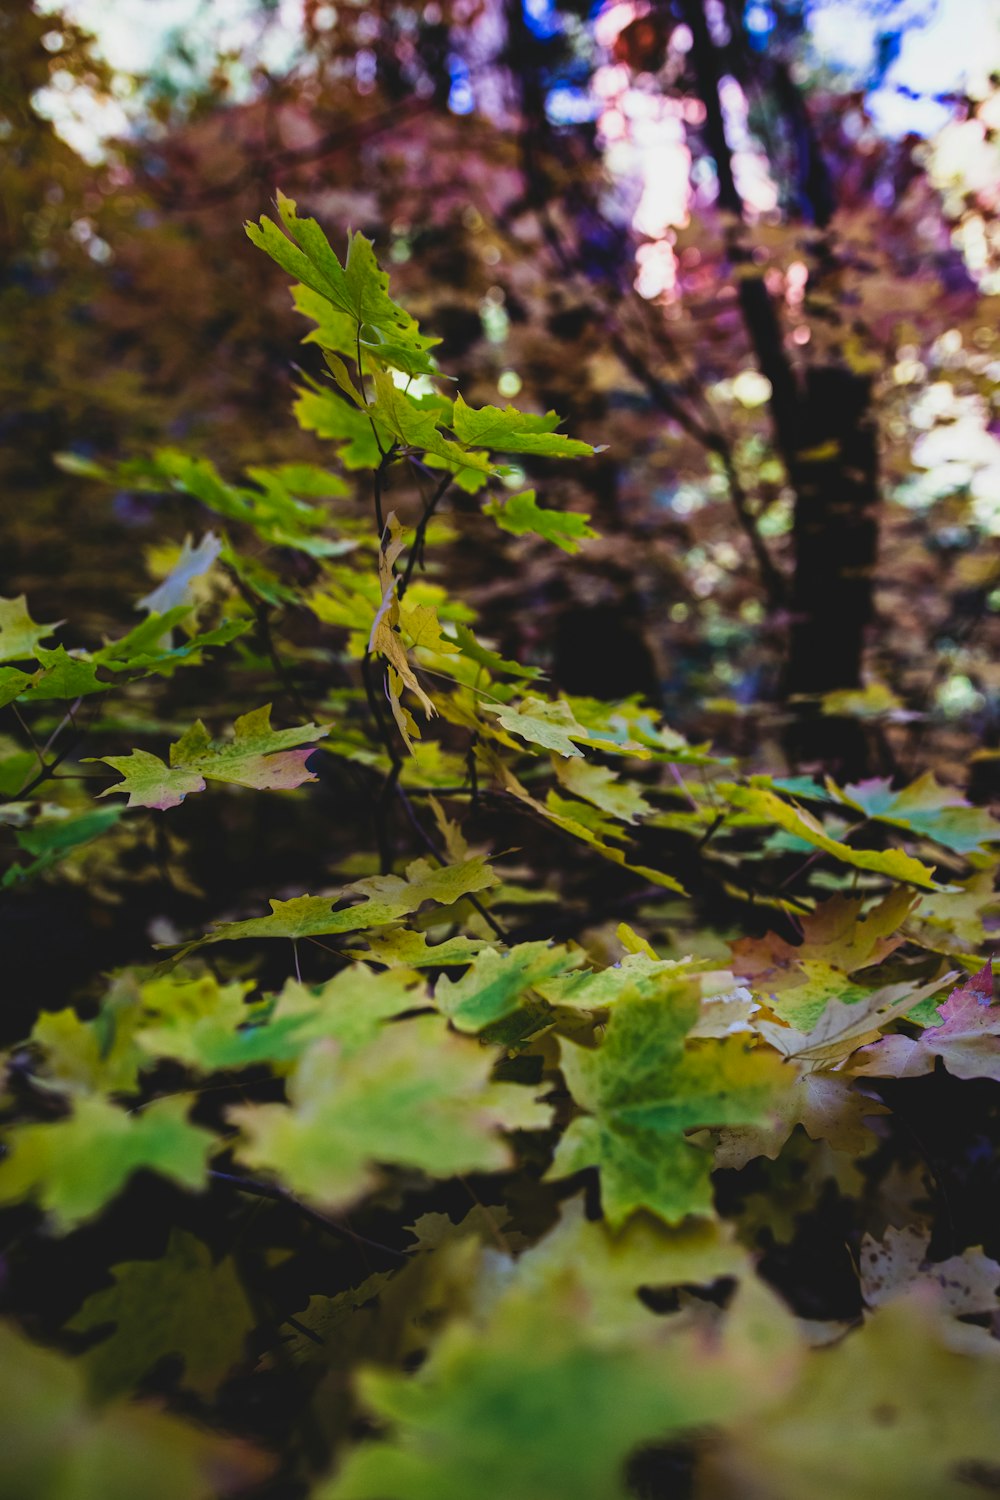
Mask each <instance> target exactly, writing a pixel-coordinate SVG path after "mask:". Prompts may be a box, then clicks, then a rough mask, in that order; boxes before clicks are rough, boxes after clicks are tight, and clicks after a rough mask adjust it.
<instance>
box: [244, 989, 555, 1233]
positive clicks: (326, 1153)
mask: <svg viewBox="0 0 1000 1500" xmlns="http://www.w3.org/2000/svg"><path fill="white" fill-rule="evenodd" d="M493 1061H494V1059H493V1057H492V1056H491V1054H490V1053H489V1052H488V1051H486V1050H484V1049H483V1048H482V1047H480V1046H478V1045H477V1044H476V1043H474V1042H472V1041H467V1040H465V1039H464V1038H462V1037H458V1036H456V1035H455V1033H454V1032H450V1031H449V1030H448V1028H447V1025H446V1023H445V1022H444V1021H443V1020H442V1019H441V1018H439V1017H437V1016H417V1017H415V1018H413V1019H412V1020H409V1021H404V1022H400V1023H398V1024H397V1025H393V1026H386V1027H384V1028H383V1029H382V1030H381V1031H379V1032H378V1034H377V1035H376V1036H374V1037H372V1038H370V1039H369V1040H368V1041H367V1042H365V1043H364V1044H362V1045H360V1046H357V1047H354V1048H352V1049H350V1051H349V1052H348V1053H347V1054H345V1053H344V1051H343V1049H342V1048H340V1047H338V1046H337V1045H336V1043H334V1042H332V1041H327V1040H323V1041H319V1042H316V1043H314V1044H313V1046H312V1047H311V1048H310V1049H309V1050H308V1051H307V1052H306V1053H305V1054H304V1056H303V1057H302V1058H301V1060H300V1061H299V1063H298V1064H297V1066H296V1068H295V1071H294V1072H293V1073H292V1075H291V1078H290V1080H289V1083H288V1094H289V1101H290V1102H289V1104H287V1105H285V1104H260V1105H240V1106H237V1107H235V1108H233V1109H231V1110H230V1111H229V1118H230V1119H231V1120H232V1122H233V1123H234V1124H235V1125H237V1126H238V1127H239V1129H240V1131H241V1134H242V1142H241V1144H240V1145H239V1146H238V1147H237V1153H236V1154H237V1156H238V1157H239V1159H240V1160H241V1161H243V1162H246V1163H247V1165H249V1166H251V1167H253V1168H255V1169H261V1168H263V1169H265V1170H267V1171H269V1172H274V1173H277V1174H278V1175H279V1176H280V1177H281V1179H282V1181H283V1182H285V1183H286V1184H287V1185H288V1186H289V1187H290V1188H291V1189H292V1191H293V1192H296V1193H301V1194H303V1195H304V1196H305V1197H307V1198H310V1199H312V1200H313V1201H314V1202H316V1203H319V1204H322V1205H324V1206H326V1207H329V1208H340V1207H344V1206H345V1205H347V1204H349V1203H352V1202H355V1201H356V1200H357V1199H358V1198H360V1197H362V1196H363V1195H364V1193H365V1192H366V1191H367V1190H368V1189H369V1188H370V1187H371V1186H372V1184H373V1183H374V1182H375V1180H376V1168H377V1166H378V1165H379V1164H383V1165H392V1166H403V1167H411V1168H418V1169H420V1170H422V1171H425V1172H428V1173H430V1174H431V1175H433V1176H437V1177H452V1176H454V1175H455V1174H456V1173H460V1172H474V1171H499V1170H502V1169H503V1168H504V1167H506V1166H508V1165H509V1163H510V1152H509V1149H508V1147H507V1146H506V1144H505V1143H504V1141H503V1140H502V1138H501V1136H500V1134H499V1131H500V1130H501V1128H505V1129H541V1128H544V1127H545V1125H547V1123H548V1119H549V1111H548V1109H547V1108H546V1107H545V1106H542V1105H540V1104H537V1103H536V1102H535V1101H534V1099H533V1098H532V1096H531V1094H530V1092H529V1091H528V1090H526V1089H523V1088H521V1087H519V1086H518V1085H517V1084H500V1083H492V1082H491V1081H490V1073H491V1071H492V1067H493Z"/></svg>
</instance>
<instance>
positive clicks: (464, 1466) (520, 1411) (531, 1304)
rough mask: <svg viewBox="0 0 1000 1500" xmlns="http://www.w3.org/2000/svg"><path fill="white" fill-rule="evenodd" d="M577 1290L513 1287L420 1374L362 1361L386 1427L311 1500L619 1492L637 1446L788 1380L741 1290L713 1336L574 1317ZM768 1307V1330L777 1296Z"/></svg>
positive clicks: (456, 1332) (442, 1345) (747, 1403)
mask: <svg viewBox="0 0 1000 1500" xmlns="http://www.w3.org/2000/svg"><path fill="white" fill-rule="evenodd" d="M529 1274H530V1273H529ZM664 1274H666V1275H667V1277H668V1278H669V1276H670V1268H669V1261H668V1262H667V1263H666V1264H665V1265H664ZM560 1291H561V1295H560ZM619 1300H621V1299H619ZM581 1302H582V1306H583V1307H586V1306H587V1302H586V1300H585V1299H581V1297H580V1293H579V1291H577V1292H576V1295H575V1299H574V1296H573V1292H572V1291H571V1290H568V1289H567V1290H563V1289H560V1288H559V1286H558V1283H555V1284H554V1285H550V1286H549V1287H547V1288H545V1289H544V1290H543V1291H541V1292H540V1294H536V1295H532V1293H531V1290H530V1289H526V1290H525V1291H522V1290H521V1289H520V1288H517V1287H516V1288H515V1290H514V1292H513V1293H512V1294H511V1295H510V1296H508V1297H507V1298H505V1299H504V1301H503V1302H502V1303H501V1304H500V1306H499V1307H498V1308H497V1309H496V1312H495V1315H494V1316H493V1317H492V1318H491V1320H490V1322H489V1325H488V1327H487V1328H485V1329H483V1328H480V1327H478V1326H476V1325H475V1324H474V1323H471V1322H460V1323H456V1324H452V1325H451V1326H450V1327H449V1328H448V1329H447V1330H446V1331H445V1333H444V1335H443V1337H442V1338H441V1339H440V1340H439V1341H438V1343H437V1345H436V1346H435V1348H434V1349H433V1351H432V1353H431V1355H430V1358H429V1359H428V1360H427V1362H426V1364H425V1365H424V1366H423V1367H422V1368H421V1369H420V1370H419V1371H418V1373H417V1374H416V1375H415V1376H412V1377H407V1376H401V1375H398V1374H395V1373H393V1372H388V1371H378V1370H367V1371H365V1372H364V1373H363V1374H362V1377H361V1380H360V1390H361V1396H362V1399H363V1401H364V1403H365V1405H366V1406H367V1407H368V1409H369V1410H370V1411H371V1412H372V1414H373V1415H374V1416H376V1417H377V1418H378V1419H379V1420H380V1423H381V1424H382V1425H383V1426H385V1427H387V1428H388V1432H387V1434H386V1436H384V1437H382V1438H381V1439H379V1440H376V1441H374V1442H369V1443H365V1444H363V1445H361V1446H359V1447H357V1448H355V1449H354V1450H353V1451H352V1452H350V1453H349V1454H348V1456H347V1459H346V1461H345V1462H344V1464H343V1466H342V1468H341V1469H340V1472H339V1473H338V1474H337V1475H336V1476H335V1477H334V1479H333V1480H332V1481H330V1482H328V1483H327V1484H326V1485H324V1486H322V1487H321V1488H320V1490H319V1491H318V1493H317V1497H316V1500H381V1497H382V1496H386V1495H392V1496H393V1497H394V1500H468V1496H469V1495H470V1494H475V1495H476V1496H477V1497H482V1500H510V1497H511V1496H514V1495H516V1496H518V1497H520V1500H625V1497H626V1496H627V1494H628V1493H629V1487H628V1484H627V1477H626V1460H627V1459H628V1457H629V1456H630V1454H631V1453H632V1452H633V1451H634V1450H635V1449H636V1448H638V1447H640V1446H641V1445H644V1444H650V1443H654V1442H662V1441H667V1440H669V1439H670V1438H671V1437H673V1436H675V1435H679V1434H681V1433H683V1432H685V1431H693V1430H697V1429H699V1428H701V1427H704V1426H706V1425H707V1424H709V1423H711V1422H713V1421H717V1420H718V1419H719V1418H720V1417H721V1416H722V1414H723V1413H724V1412H727V1411H729V1412H732V1411H734V1410H738V1411H745V1410H747V1409H748V1407H749V1408H753V1407H754V1406H756V1405H757V1404H758V1403H759V1402H760V1400H761V1399H762V1398H763V1396H764V1393H766V1392H771V1391H773V1389H774V1386H775V1384H778V1386H779V1388H780V1385H781V1376H783V1375H784V1370H783V1368H782V1367H781V1364H780V1362H779V1361H777V1360H774V1359H773V1358H772V1362H771V1363H772V1369H771V1370H768V1367H767V1365H766V1363H765V1350H767V1352H768V1353H769V1354H771V1355H772V1356H773V1352H774V1342H775V1341H774V1338H773V1336H769V1331H765V1320H764V1318H763V1317H762V1316H760V1313H761V1311H762V1309H757V1310H756V1311H757V1326H756V1327H753V1326H752V1324H753V1313H752V1312H751V1313H750V1316H744V1311H743V1300H742V1293H738V1294H737V1297H736V1299H735V1304H736V1305H735V1306H734V1308H733V1311H732V1314H731V1318H732V1336H731V1337H728V1336H727V1335H728V1333H729V1330H728V1329H727V1334H724V1335H723V1337H722V1339H721V1340H718V1339H717V1340H715V1341H709V1340H705V1339H703V1338H701V1337H699V1335H698V1333H697V1332H696V1331H692V1330H690V1329H686V1330H684V1331H683V1332H682V1331H678V1332H676V1333H675V1332H674V1330H673V1329H672V1328H670V1327H666V1326H663V1325H664V1323H665V1322H667V1321H668V1320H659V1323H660V1326H659V1327H658V1326H657V1320H656V1319H653V1318H651V1317H649V1315H648V1314H645V1319H646V1323H647V1325H648V1326H649V1330H650V1331H649V1334H648V1337H647V1338H645V1339H632V1340H626V1339H625V1338H624V1337H623V1336H622V1330H621V1329H618V1330H615V1332H617V1335H618V1336H617V1337H615V1336H614V1334H613V1333H612V1334H610V1335H609V1333H608V1332H607V1331H605V1328H604V1326H603V1324H602V1322H601V1321H598V1322H597V1324H596V1328H595V1326H594V1325H592V1324H591V1322H590V1319H589V1318H587V1317H582V1316H580V1307H581ZM543 1308H544V1309H545V1316H543V1317H540V1316H539V1314H540V1312H541V1311H542V1309H543ZM767 1312H768V1313H769V1314H770V1315H771V1326H772V1328H773V1324H774V1321H775V1314H777V1315H778V1317H779V1318H780V1310H779V1309H778V1307H777V1304H776V1302H775V1300H774V1299H770V1300H769V1301H768V1302H767ZM784 1332H785V1330H784V1327H782V1335H784ZM741 1341H743V1342H744V1343H745V1344H752V1345H753V1348H752V1351H744V1350H743V1349H741V1348H740V1347H739V1346H740V1343H741ZM775 1366H777V1367H778V1370H779V1371H780V1374H779V1375H778V1378H777V1380H776V1378H775V1374H774V1369H773V1367H775ZM751 1370H752V1371H753V1374H754V1375H756V1377H757V1380H756V1382H755V1381H754V1380H753V1379H750V1380H748V1378H747V1376H748V1375H749V1374H750V1372H751Z"/></svg>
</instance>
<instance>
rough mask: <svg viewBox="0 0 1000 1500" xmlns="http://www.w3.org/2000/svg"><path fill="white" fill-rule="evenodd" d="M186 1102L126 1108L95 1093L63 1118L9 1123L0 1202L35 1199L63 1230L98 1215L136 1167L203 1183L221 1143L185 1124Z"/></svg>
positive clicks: (193, 1184)
mask: <svg viewBox="0 0 1000 1500" xmlns="http://www.w3.org/2000/svg"><path fill="white" fill-rule="evenodd" d="M189 1106H190V1100H188V1099H185V1098H184V1097H183V1096H181V1095H172V1096H170V1097H169V1098H166V1099H157V1100H155V1101H154V1102H153V1103H152V1104H150V1105H148V1106H147V1107H146V1108H144V1109H141V1110H137V1111H134V1112H132V1113H127V1112H126V1111H125V1110H123V1109H118V1108H117V1107H116V1106H115V1105H114V1104H111V1103H110V1102H109V1100H107V1099H106V1098H104V1097H103V1095H99V1094H97V1095H92V1096H87V1097H84V1098H79V1099H77V1100H76V1102H75V1104H74V1108H73V1113H72V1114H71V1115H70V1116H69V1117H68V1118H66V1119H63V1120H54V1121H52V1122H51V1123H46V1124H37V1125H36V1124H29V1125H15V1126H13V1127H12V1128H11V1129H10V1130H9V1131H8V1133H7V1137H6V1141H7V1145H8V1148H9V1155H8V1156H6V1157H5V1158H4V1160H3V1161H2V1162H0V1202H2V1203H18V1202H20V1201H21V1200H22V1199H24V1198H35V1199H37V1200H38V1203H39V1205H40V1207H41V1208H43V1209H44V1210H45V1212H46V1213H48V1214H49V1215H50V1216H51V1218H52V1221H53V1223H54V1225H55V1227H56V1228H57V1229H58V1230H60V1231H65V1230H67V1229H72V1228H73V1227H74V1226H75V1225H77V1224H81V1223H83V1222H84V1221H85V1220H87V1219H92V1218H93V1217H94V1215H95V1214H98V1213H100V1211H101V1209H102V1208H103V1207H104V1205H105V1204H106V1203H109V1202H110V1201H111V1199H112V1198H113V1197H114V1196H115V1195H116V1194H117V1193H118V1192H119V1191H120V1189H121V1188H122V1187H124V1185H125V1183H126V1182H127V1181H128V1179H129V1178H130V1177H131V1176H132V1174H133V1172H138V1171H142V1170H145V1171H151V1172H159V1173H160V1174H161V1175H162V1176H164V1177H169V1178H171V1179H172V1180H173V1181H174V1182H179V1183H180V1184H181V1186H182V1187H187V1188H199V1187H201V1186H202V1185H203V1184H204V1182H205V1178H206V1170H207V1169H206V1158H207V1157H208V1155H209V1154H210V1152H212V1151H213V1150H215V1149H216V1148H217V1146H218V1141H217V1139H216V1137H215V1136H214V1135H212V1134H211V1133H210V1132H209V1131H207V1130H202V1129H201V1127H200V1126H197V1125H191V1124H189V1123H188V1120H187V1111H188V1108H189Z"/></svg>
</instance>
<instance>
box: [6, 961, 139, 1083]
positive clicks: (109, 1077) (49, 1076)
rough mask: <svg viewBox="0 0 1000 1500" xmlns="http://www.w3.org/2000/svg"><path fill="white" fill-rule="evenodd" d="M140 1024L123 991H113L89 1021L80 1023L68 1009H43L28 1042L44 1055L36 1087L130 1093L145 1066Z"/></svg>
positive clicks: (128, 997)
mask: <svg viewBox="0 0 1000 1500" xmlns="http://www.w3.org/2000/svg"><path fill="white" fill-rule="evenodd" d="M123 988H124V987H123ZM130 1002H131V1003H130ZM138 1020H139V1010H138V1006H137V1005H136V1004H135V1003H134V998H133V997H131V996H130V995H129V994H128V992H127V990H126V991H125V992H124V993H117V992H116V990H115V989H112V991H111V994H110V995H109V996H108V998H107V999H106V1000H105V1002H104V1005H103V1006H102V1009H101V1013H100V1016H99V1017H98V1018H97V1019H95V1020H93V1021H84V1020H81V1018H80V1016H78V1015H77V1013H76V1011H75V1010H70V1009H69V1008H68V1007H67V1008H66V1009H65V1010H55V1011H48V1010H43V1011H42V1013H41V1015H40V1016H39V1017H38V1020H37V1021H36V1022H35V1024H34V1026H33V1027H32V1030H31V1040H32V1042H34V1043H35V1045H36V1046H37V1047H40V1048H41V1049H42V1051H43V1054H44V1061H43V1063H42V1066H41V1070H40V1076H39V1082H41V1083H43V1084H44V1085H45V1086H46V1087H48V1088H52V1089H55V1090H58V1091H59V1092H65V1093H72V1094H80V1093H83V1094H99V1093H104V1094H130V1093H133V1092H134V1091H135V1090H136V1089H137V1088H138V1083H139V1069H140V1067H141V1065H142V1062H143V1056H142V1053H141V1052H140V1051H139V1049H138V1048H137V1046H136V1043H135V1028H136V1025H137V1023H138Z"/></svg>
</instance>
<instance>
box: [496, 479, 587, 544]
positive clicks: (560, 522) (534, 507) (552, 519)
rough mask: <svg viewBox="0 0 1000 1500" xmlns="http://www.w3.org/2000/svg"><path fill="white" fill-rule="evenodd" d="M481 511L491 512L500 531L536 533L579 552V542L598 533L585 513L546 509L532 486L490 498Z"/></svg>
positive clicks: (513, 533) (548, 540)
mask: <svg viewBox="0 0 1000 1500" xmlns="http://www.w3.org/2000/svg"><path fill="white" fill-rule="evenodd" d="M483 514H484V515H487V516H492V518H493V520H494V521H495V522H496V523H497V525H498V526H499V527H500V529H501V531H509V532H510V533H511V535H512V536H527V535H529V534H530V535H532V536H540V537H542V539H543V540H544V541H546V542H552V543H554V545H555V546H557V547H560V548H561V549H562V551H563V552H571V553H572V552H579V550H580V546H581V544H582V543H583V542H585V541H587V540H588V539H589V538H590V537H596V536H599V535H600V533H599V532H597V531H594V530H592V529H591V527H589V526H588V525H587V522H588V521H589V520H590V517H589V516H585V515H581V514H580V513H579V512H578V511H573V510H547V509H546V508H545V507H544V506H541V505H538V504H536V503H535V491H534V490H525V491H524V492H523V493H522V494H520V495H510V496H509V497H508V498H507V499H505V500H490V501H489V502H488V504H486V505H484V506H483Z"/></svg>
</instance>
